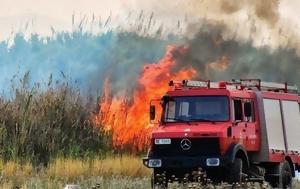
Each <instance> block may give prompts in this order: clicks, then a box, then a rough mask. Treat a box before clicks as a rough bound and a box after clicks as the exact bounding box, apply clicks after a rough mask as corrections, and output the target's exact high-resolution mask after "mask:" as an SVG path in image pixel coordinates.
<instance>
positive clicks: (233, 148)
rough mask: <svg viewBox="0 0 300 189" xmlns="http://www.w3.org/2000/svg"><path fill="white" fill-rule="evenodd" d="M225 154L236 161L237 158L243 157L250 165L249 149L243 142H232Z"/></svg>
mask: <svg viewBox="0 0 300 189" xmlns="http://www.w3.org/2000/svg"><path fill="white" fill-rule="evenodd" d="M225 154H226V155H227V156H229V157H230V160H231V162H234V159H235V158H241V159H242V161H243V164H244V165H246V166H247V167H249V166H250V163H249V158H248V155H247V151H246V150H245V148H244V147H243V146H242V145H241V144H231V145H230V147H229V149H228V150H227V151H226V153H225Z"/></svg>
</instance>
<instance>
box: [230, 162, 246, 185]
mask: <svg viewBox="0 0 300 189" xmlns="http://www.w3.org/2000/svg"><path fill="white" fill-rule="evenodd" d="M242 177H243V161H242V159H240V158H236V159H235V160H234V162H233V163H232V164H231V166H230V167H229V172H228V179H227V181H228V182H229V183H237V182H241V181H242Z"/></svg>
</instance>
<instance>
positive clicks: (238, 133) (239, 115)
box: [232, 99, 247, 144]
mask: <svg viewBox="0 0 300 189" xmlns="http://www.w3.org/2000/svg"><path fill="white" fill-rule="evenodd" d="M232 107H233V113H232V115H233V117H232V119H233V128H232V134H233V135H232V136H233V138H234V139H235V141H236V142H238V143H240V144H244V140H245V139H246V131H247V130H246V122H245V121H244V116H243V101H242V99H233V100H232Z"/></svg>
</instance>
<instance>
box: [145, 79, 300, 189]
mask: <svg viewBox="0 0 300 189" xmlns="http://www.w3.org/2000/svg"><path fill="white" fill-rule="evenodd" d="M169 86H170V90H169V91H168V92H167V93H166V94H165V95H164V96H163V97H162V99H160V100H159V104H160V105H159V106H161V107H162V113H161V116H159V119H158V120H159V121H158V127H157V128H156V129H155V130H154V131H153V133H152V137H151V148H150V150H149V152H148V155H147V157H146V158H144V159H143V163H144V165H145V166H147V167H149V168H153V179H152V182H153V183H156V182H157V178H156V175H159V174H162V173H164V174H165V177H166V178H167V180H168V179H170V178H171V177H174V176H175V177H176V178H182V177H183V175H185V174H186V173H187V172H191V171H193V170H197V169H198V168H199V167H201V168H202V169H204V170H205V171H206V172H207V174H208V176H209V177H210V178H211V179H212V180H214V179H215V180H222V181H227V182H229V183H235V182H241V181H242V180H243V179H244V178H245V177H247V178H248V179H253V180H266V181H268V182H269V183H270V184H271V185H272V186H276V187H281V188H287V187H289V186H290V185H291V184H292V179H293V177H295V171H296V170H300V111H299V103H300V97H299V96H298V93H297V87H295V86H288V85H287V84H286V83H282V84H281V83H273V82H262V81H261V80H259V79H244V80H242V79H241V80H233V81H230V82H226V81H221V82H210V81H189V80H184V81H180V82H179V81H170V83H169ZM154 102H155V101H152V102H151V105H150V119H151V120H155V119H157V117H158V116H157V115H156V114H158V111H157V107H156V106H155V105H154V104H155V103H154ZM153 186H154V185H153Z"/></svg>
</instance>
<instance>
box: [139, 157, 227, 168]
mask: <svg viewBox="0 0 300 189" xmlns="http://www.w3.org/2000/svg"><path fill="white" fill-rule="evenodd" d="M209 158H218V159H219V164H218V166H217V167H227V166H229V165H230V164H231V163H232V161H231V158H230V157H227V156H213V157H212V156H209V157H208V156H206V157H203V156H201V157H183V156H175V157H174V156H173V157H145V158H143V164H144V165H145V166H146V167H148V168H153V167H149V164H148V162H149V160H150V159H160V160H161V167H160V168H168V169H169V168H170V169H173V168H188V169H190V168H192V169H193V168H200V167H201V168H211V167H216V166H208V165H207V159H209Z"/></svg>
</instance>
